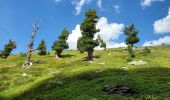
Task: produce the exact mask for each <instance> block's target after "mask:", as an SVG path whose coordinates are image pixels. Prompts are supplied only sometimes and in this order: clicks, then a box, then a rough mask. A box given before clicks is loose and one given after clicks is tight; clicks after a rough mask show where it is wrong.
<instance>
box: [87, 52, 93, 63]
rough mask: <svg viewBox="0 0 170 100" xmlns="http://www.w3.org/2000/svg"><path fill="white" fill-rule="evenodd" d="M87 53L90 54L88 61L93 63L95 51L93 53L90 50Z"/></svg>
mask: <svg viewBox="0 0 170 100" xmlns="http://www.w3.org/2000/svg"><path fill="white" fill-rule="evenodd" d="M87 53H88V57H87V60H88V61H93V51H92V50H89V51H88V52H87Z"/></svg>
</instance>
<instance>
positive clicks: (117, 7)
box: [113, 5, 120, 13]
mask: <svg viewBox="0 0 170 100" xmlns="http://www.w3.org/2000/svg"><path fill="white" fill-rule="evenodd" d="M113 10H114V11H115V12H116V13H119V12H120V6H119V5H113Z"/></svg>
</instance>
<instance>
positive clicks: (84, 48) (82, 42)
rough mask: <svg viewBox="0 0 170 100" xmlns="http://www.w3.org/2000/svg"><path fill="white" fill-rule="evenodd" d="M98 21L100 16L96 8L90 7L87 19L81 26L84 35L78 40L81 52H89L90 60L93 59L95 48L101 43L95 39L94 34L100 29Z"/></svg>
mask: <svg viewBox="0 0 170 100" xmlns="http://www.w3.org/2000/svg"><path fill="white" fill-rule="evenodd" d="M97 22H98V16H97V12H96V10H91V9H90V10H88V11H87V12H86V14H85V19H84V21H83V22H82V24H81V26H80V29H81V34H82V37H80V38H79V39H78V41H77V48H78V50H79V51H80V52H81V53H83V52H87V53H88V55H87V60H88V61H92V60H93V51H94V48H95V47H96V46H98V45H99V42H98V40H94V35H95V34H96V33H97V32H99V30H98V29H96V23H97Z"/></svg>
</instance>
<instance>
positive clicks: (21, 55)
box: [19, 52, 27, 57]
mask: <svg viewBox="0 0 170 100" xmlns="http://www.w3.org/2000/svg"><path fill="white" fill-rule="evenodd" d="M19 55H20V57H26V56H27V54H26V53H22V52H20V53H19Z"/></svg>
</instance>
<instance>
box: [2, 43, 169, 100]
mask: <svg viewBox="0 0 170 100" xmlns="http://www.w3.org/2000/svg"><path fill="white" fill-rule="evenodd" d="M150 49H151V54H149V55H143V54H140V51H138V53H137V57H136V60H138V59H139V60H143V61H146V62H147V64H145V65H140V66H135V65H128V64H127V63H128V62H127V60H126V59H125V58H126V55H127V52H126V51H125V50H123V49H121V48H118V49H108V50H106V51H95V53H94V55H95V59H96V61H93V62H87V61H83V59H84V57H86V53H83V54H80V53H79V52H78V51H64V53H63V58H62V60H56V59H55V57H54V55H53V54H52V53H51V55H47V56H38V55H37V54H34V55H33V58H32V59H33V60H44V61H47V63H45V64H34V65H33V66H32V67H31V68H29V69H22V68H21V66H22V63H23V61H24V59H25V57H22V56H21V55H20V54H17V55H11V56H10V57H9V58H8V59H0V99H17V100H21V99H24V100H25V99H45V100H46V99H57V100H114V99H117V100H124V99H125V100H126V99H127V98H138V99H148V100H149V99H151V100H152V99H153V100H155V99H162V100H164V99H167V100H168V99H170V46H158V47H150ZM24 73H25V74H24ZM105 85H112V86H116V85H122V86H127V87H130V88H132V89H133V90H135V93H134V94H133V95H132V96H130V97H126V96H122V95H119V94H111V95H107V94H106V93H105V92H103V91H102V88H103V86H105ZM18 98H19V99H18Z"/></svg>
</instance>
